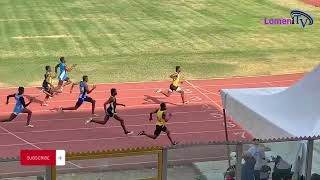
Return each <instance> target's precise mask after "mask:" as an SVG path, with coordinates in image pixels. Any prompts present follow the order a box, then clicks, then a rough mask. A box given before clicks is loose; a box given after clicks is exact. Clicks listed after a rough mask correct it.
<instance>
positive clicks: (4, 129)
mask: <svg viewBox="0 0 320 180" xmlns="http://www.w3.org/2000/svg"><path fill="white" fill-rule="evenodd" d="M302 76H303V74H291V75H279V76H261V77H241V78H230V79H213V80H191V81H185V82H184V84H183V85H182V87H183V89H184V90H185V92H186V100H188V101H189V102H190V103H189V104H187V105H181V103H180V102H181V98H180V95H179V94H177V93H174V94H173V95H172V96H171V97H169V98H166V97H164V96H162V95H161V94H157V93H156V90H157V89H159V88H161V89H163V90H166V89H167V88H168V86H169V84H170V83H169V82H148V83H123V84H101V85H98V86H97V89H96V90H95V91H93V93H92V94H90V96H91V97H92V98H93V99H96V101H97V104H96V106H97V109H96V110H97V114H99V117H100V118H103V116H104V112H103V108H102V107H103V103H104V101H105V100H106V98H108V97H109V94H110V93H109V90H110V88H112V87H115V88H117V89H118V102H120V103H124V104H126V107H118V115H119V116H120V117H123V118H124V119H125V124H126V126H127V127H128V129H129V130H133V131H134V134H133V135H130V136H126V135H124V134H123V131H122V129H121V127H120V124H119V123H118V122H117V121H116V120H113V119H111V120H109V122H108V123H107V124H106V125H98V124H89V125H85V123H84V122H85V121H86V120H87V119H88V118H89V117H90V110H91V106H90V104H86V103H85V104H84V105H83V106H82V107H81V108H80V109H79V110H78V111H75V112H64V113H58V112H55V111H53V110H52V109H54V108H58V107H61V106H64V107H65V106H73V105H74V104H75V102H76V101H77V98H78V89H77V88H75V89H74V93H72V94H70V93H68V92H69V89H67V88H66V89H65V93H63V94H60V95H58V96H56V97H54V98H53V99H52V100H50V102H49V107H42V106H40V104H39V103H33V104H31V105H30V107H29V109H31V110H32V111H33V117H32V124H33V125H34V126H35V127H34V128H32V129H29V128H26V127H25V122H26V115H19V117H18V118H16V119H15V120H14V121H13V122H10V123H1V124H0V157H13V156H18V155H19V151H20V150H21V149H64V150H66V151H67V152H84V151H96V150H106V149H119V148H133V147H148V146H159V145H169V144H170V143H169V141H168V139H167V137H166V135H165V134H162V135H161V136H160V137H159V138H158V139H156V140H151V139H148V138H147V137H144V136H137V133H138V132H139V131H141V130H145V131H146V132H149V133H153V131H154V128H155V125H154V123H155V122H149V121H148V115H149V113H150V112H151V111H152V110H154V109H155V108H157V107H158V106H159V103H160V102H167V103H168V111H170V112H172V113H173V118H172V119H171V121H170V122H169V123H167V126H168V128H169V129H170V130H171V132H172V137H173V138H174V140H176V141H178V142H179V143H188V142H204V143H205V142H208V141H223V140H225V139H224V138H225V135H224V123H223V118H222V117H223V116H222V114H221V98H220V95H219V93H218V91H219V90H220V89H225V88H249V87H250V88H251V87H252V88H254V87H275V86H290V85H292V84H293V83H294V82H296V81H297V80H298V79H300V78H301V77H302ZM15 92H16V89H4V90H0V100H1V102H0V109H1V113H0V118H5V117H7V116H8V115H9V114H10V113H11V112H12V109H13V107H14V100H13V99H12V101H11V103H10V104H9V105H5V97H6V96H7V95H8V94H12V93H15ZM25 94H26V95H30V96H34V97H36V98H37V99H38V100H39V101H41V100H43V98H44V95H43V94H41V93H40V92H39V89H37V88H27V89H26V92H25ZM227 125H228V131H229V137H230V140H241V139H248V138H252V136H251V135H250V134H249V133H248V132H246V131H245V130H244V129H242V128H241V127H240V126H239V125H238V124H236V123H235V122H233V121H232V120H230V119H228V124H227ZM215 156H221V157H223V156H225V153H217V154H215ZM73 165H74V166H77V165H76V164H73ZM1 169H2V168H1ZM2 171H3V172H2ZM2 171H1V172H0V177H1V174H6V173H7V174H10V173H9V172H11V170H10V168H9V169H7V171H4V170H3V169H2Z"/></svg>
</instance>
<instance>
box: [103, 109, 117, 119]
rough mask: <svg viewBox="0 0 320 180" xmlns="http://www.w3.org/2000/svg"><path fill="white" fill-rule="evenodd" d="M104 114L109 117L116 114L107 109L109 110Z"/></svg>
mask: <svg viewBox="0 0 320 180" xmlns="http://www.w3.org/2000/svg"><path fill="white" fill-rule="evenodd" d="M106 114H107V115H108V116H109V117H113V116H114V115H115V114H117V112H113V111H112V109H111V108H110V107H109V108H108V109H107V112H106Z"/></svg>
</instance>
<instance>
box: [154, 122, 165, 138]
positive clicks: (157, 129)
mask: <svg viewBox="0 0 320 180" xmlns="http://www.w3.org/2000/svg"><path fill="white" fill-rule="evenodd" d="M161 131H163V132H166V131H167V127H166V126H165V125H163V126H159V125H156V130H155V131H154V135H155V136H159V135H160V133H161Z"/></svg>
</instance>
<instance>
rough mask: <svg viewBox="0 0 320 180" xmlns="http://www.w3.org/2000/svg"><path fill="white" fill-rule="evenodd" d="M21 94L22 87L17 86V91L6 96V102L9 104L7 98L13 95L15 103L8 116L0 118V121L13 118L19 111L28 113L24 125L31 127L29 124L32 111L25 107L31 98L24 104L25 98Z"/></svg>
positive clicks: (22, 92)
mask: <svg viewBox="0 0 320 180" xmlns="http://www.w3.org/2000/svg"><path fill="white" fill-rule="evenodd" d="M23 94H24V87H19V89H18V93H15V94H11V95H8V96H7V102H6V104H9V99H10V98H12V97H14V98H15V100H16V105H15V107H14V109H13V112H12V113H11V115H10V117H9V118H7V119H3V120H0V122H10V121H12V120H14V119H15V118H16V117H17V116H18V115H19V114H20V113H26V114H28V118H27V124H26V127H31V128H32V127H33V125H31V124H30V121H31V116H32V111H30V110H29V109H27V107H28V106H29V105H30V104H31V102H32V101H33V99H30V102H29V103H27V104H26V103H25V100H24V98H23Z"/></svg>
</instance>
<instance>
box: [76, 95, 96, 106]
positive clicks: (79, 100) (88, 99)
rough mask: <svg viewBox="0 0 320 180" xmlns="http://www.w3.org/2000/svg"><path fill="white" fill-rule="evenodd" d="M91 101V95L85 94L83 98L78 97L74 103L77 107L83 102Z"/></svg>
mask: <svg viewBox="0 0 320 180" xmlns="http://www.w3.org/2000/svg"><path fill="white" fill-rule="evenodd" d="M85 101H86V102H92V101H93V99H92V98H91V97H89V96H87V97H85V98H79V99H78V101H77V103H76V106H77V107H80V106H81V105H82V104H83V102H85Z"/></svg>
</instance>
